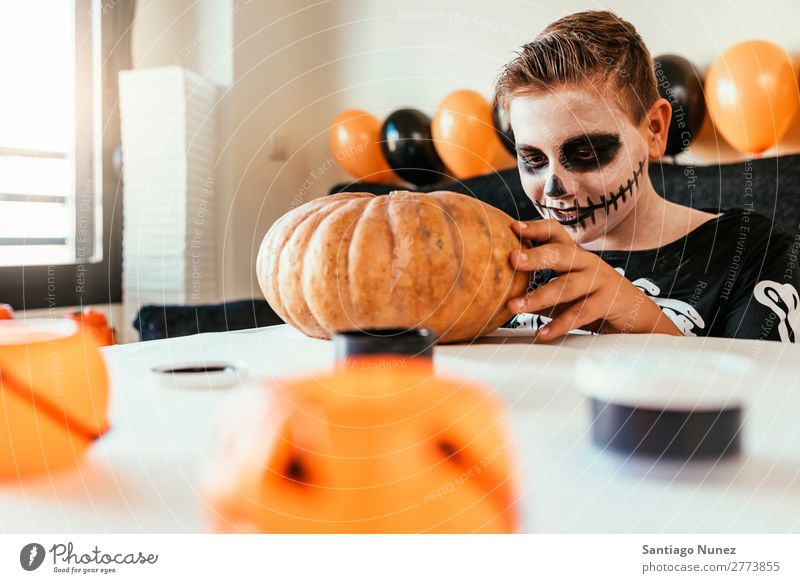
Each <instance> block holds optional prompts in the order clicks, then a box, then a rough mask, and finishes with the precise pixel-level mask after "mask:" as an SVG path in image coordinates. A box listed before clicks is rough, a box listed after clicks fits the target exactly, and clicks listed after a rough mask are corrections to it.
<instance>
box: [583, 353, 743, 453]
mask: <svg viewBox="0 0 800 583" xmlns="http://www.w3.org/2000/svg"><path fill="white" fill-rule="evenodd" d="M753 370H754V367H753V362H752V361H751V360H750V359H749V358H745V357H743V356H740V355H736V354H732V353H723V352H716V351H708V350H706V351H697V350H686V349H669V350H642V349H641V348H639V349H637V350H631V351H625V350H621V349H620V350H619V351H609V352H604V351H598V352H595V353H590V354H586V355H584V356H583V357H582V358H581V359H580V360H579V361H578V363H577V367H576V374H575V381H576V383H577V388H578V389H579V390H580V391H581V392H582V393H584V394H585V395H586V396H587V397H589V398H590V403H591V423H592V440H593V442H594V443H595V444H596V445H597V446H599V447H601V448H602V449H604V450H610V451H614V452H617V453H622V454H628V455H637V456H645V457H649V458H657V459H661V458H664V459H672V460H693V459H706V460H707V459H715V458H716V459H719V458H725V457H729V456H734V455H736V454H738V453H739V452H740V450H741V442H742V439H741V434H742V419H743V417H744V416H743V414H742V412H743V408H744V406H745V404H746V399H745V391H744V388H745V387H746V386H747V385H748V384H749V383H748V382H747V379H748V375H750V374H752V372H753Z"/></svg>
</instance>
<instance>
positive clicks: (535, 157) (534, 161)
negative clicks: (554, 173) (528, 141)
mask: <svg viewBox="0 0 800 583" xmlns="http://www.w3.org/2000/svg"><path fill="white" fill-rule="evenodd" d="M521 159H522V165H523V166H525V167H526V168H532V169H534V170H538V169H540V168H544V167H545V166H546V165H547V157H546V156H544V155H543V154H532V155H530V156H523V157H522V158H521Z"/></svg>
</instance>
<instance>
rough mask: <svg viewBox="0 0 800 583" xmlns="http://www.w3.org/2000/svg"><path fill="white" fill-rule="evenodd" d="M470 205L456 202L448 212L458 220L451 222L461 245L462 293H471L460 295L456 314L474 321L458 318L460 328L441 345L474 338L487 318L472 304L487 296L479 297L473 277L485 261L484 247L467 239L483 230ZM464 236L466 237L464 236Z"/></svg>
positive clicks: (468, 201) (477, 280)
mask: <svg viewBox="0 0 800 583" xmlns="http://www.w3.org/2000/svg"><path fill="white" fill-rule="evenodd" d="M436 195H437V196H444V197H447V198H448V199H449V198H451V195H449V194H444V193H442V194H441V195H440V194H438V193H436ZM473 201H475V202H477V201H476V200H475V199H472V198H468V199H460V198H459V199H458V200H457V201H456V202H455V203H454V204H453V205H452V208H453V210H454V211H455V213H454V214H455V215H456V216H457V217H458V220H457V221H455V222H456V226H457V233H458V236H459V238H460V240H461V241H462V244H463V248H462V252H463V255H462V260H461V261H462V265H463V270H462V273H461V285H462V290H471V293H462V295H461V303H460V311H461V314H462V315H463V314H475V315H476V318H459V320H457V321H458V322H459V323H460V324H461V326H460V327H458V328H455V327H454V329H453V330H451V331H450V332H449V334H447V336H446V337H445V339H444V341H445V342H448V341H450V339H451V338H452V339H459V338H464V337H465V336H467V337H470V338H473V337H475V332H477V327H483V326H480V321H481V320H483V319H484V318H485V317H487V315H486V314H485V313H484V312H483V311H482V310H480V309H479V304H477V303H476V297H477V296H486V295H490V294H483V293H482V287H481V286H482V283H483V278H482V277H481V278H479V275H478V273H477V271H478V270H482V271H485V266H486V264H487V261H488V256H487V255H486V245H485V244H484V243H483V242H481V241H478V240H476V239H475V238H474V237H470V236H469V234H472V235H475V234H476V233H478V232H480V231H481V230H482V228H485V225H483V224H482V222H481V215H482V214H483V213H482V210H483V209H482V208H477V211H478V212H475V209H474V208H470V207H472V206H473V204H472V203H473ZM478 206H479V207H480V206H481V205H480V204H479V205H478ZM465 233H466V234H467V235H466V236H465ZM476 319H477V321H476ZM484 321H485V320H484Z"/></svg>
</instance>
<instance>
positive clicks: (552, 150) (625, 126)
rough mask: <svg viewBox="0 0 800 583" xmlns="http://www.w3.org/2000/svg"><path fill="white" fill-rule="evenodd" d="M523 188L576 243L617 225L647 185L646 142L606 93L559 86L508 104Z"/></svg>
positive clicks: (547, 216) (542, 213) (641, 133)
mask: <svg viewBox="0 0 800 583" xmlns="http://www.w3.org/2000/svg"><path fill="white" fill-rule="evenodd" d="M509 117H510V120H511V127H512V129H513V130H514V136H515V138H516V144H517V164H518V166H519V171H520V177H521V179H522V187H523V189H524V190H525V194H527V195H528V198H530V199H531V201H533V204H534V206H536V209H537V210H538V211H539V214H541V215H542V217H544V218H551V219H555V220H557V221H558V222H559V223H561V224H562V225H564V227H566V229H567V231H568V232H569V233H570V235H572V238H573V239H574V240H575V241H576V242H577V243H587V242H589V241H592V240H594V239H597V238H598V237H600V236H602V235H603V234H604V233H606V232H610V231H611V230H612V229H613V228H614V227H615V226H617V225H618V224H619V223H620V222H621V221H622V220H623V219H624V218H625V217H626V216H627V215H628V214H629V213H630V212H631V211H632V210H633V208H634V205H635V204H636V200H637V195H638V194H639V188H640V187H641V186H642V185H644V184H646V182H645V181H646V179H647V158H648V143H647V140H646V137H645V133H644V132H643V131H641V130H640V129H639V128H638V127H637V126H635V125H634V124H633V122H632V121H631V120H630V118H629V117H628V116H627V115H626V114H625V113H624V112H623V111H622V110H621V109H620V107H619V105H618V104H617V102H616V100H615V99H614V98H613V97H602V96H600V95H598V94H597V93H595V92H592V91H585V90H580V89H572V88H562V89H555V90H553V91H551V92H549V93H542V94H537V95H519V96H517V97H514V98H513V99H512V100H511V103H510V106H509Z"/></svg>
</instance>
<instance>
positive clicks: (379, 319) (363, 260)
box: [347, 196, 397, 328]
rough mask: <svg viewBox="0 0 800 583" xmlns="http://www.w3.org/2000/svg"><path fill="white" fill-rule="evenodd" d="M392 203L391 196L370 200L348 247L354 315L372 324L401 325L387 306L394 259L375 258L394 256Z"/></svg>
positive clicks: (373, 325)
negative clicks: (390, 216)
mask: <svg viewBox="0 0 800 583" xmlns="http://www.w3.org/2000/svg"><path fill="white" fill-rule="evenodd" d="M389 204H390V198H389V197H387V196H376V197H375V198H374V200H371V201H370V202H369V204H368V205H367V208H366V209H364V213H363V214H362V215H361V217H360V218H359V220H358V223H357V224H356V227H355V229H354V231H353V238H352V239H351V241H350V248H349V250H348V264H347V266H348V267H347V268H348V275H349V281H350V297H351V298H352V302H353V308H354V310H355V313H354V314H353V317H354V319H355V320H356V321H357V322H367V321H369V322H370V323H371V324H370V325H371V326H372V327H387V328H390V327H393V326H396V325H397V322H394V321H392V319H391V317H390V310H387V304H388V302H389V301H390V299H391V291H392V289H391V286H392V262H391V261H389V262H388V263H387V262H385V261H380V260H378V261H376V260H375V258H376V257H377V258H380V257H391V256H392V249H393V246H392V244H393V243H392V242H393V240H394V234H393V233H392V231H391V228H390V226H389V221H388V214H387V213H388V211H387V207H388V206H389ZM367 251H368V252H367ZM370 318H372V319H371V320H370Z"/></svg>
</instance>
